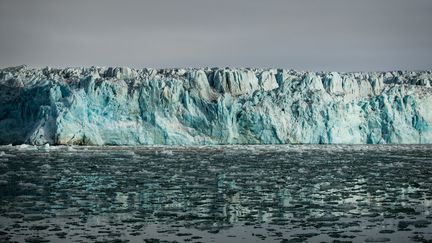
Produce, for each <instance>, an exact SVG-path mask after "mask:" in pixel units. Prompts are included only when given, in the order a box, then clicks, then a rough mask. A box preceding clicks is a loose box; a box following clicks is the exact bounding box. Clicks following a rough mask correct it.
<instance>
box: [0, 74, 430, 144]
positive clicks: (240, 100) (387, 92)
mask: <svg viewBox="0 0 432 243" xmlns="http://www.w3.org/2000/svg"><path fill="white" fill-rule="evenodd" d="M431 81H432V71H430V70H429V71H417V72H410V71H394V72H357V73H337V72H300V71H294V70H282V69H253V68H242V69H233V68H224V69H222V68H203V69H150V68H145V69H131V68H126V67H117V68H104V67H90V68H65V69H54V68H43V69H32V68H28V67H26V66H19V67H11V68H4V69H0V134H1V136H0V144H10V143H13V144H22V143H28V144H36V145H42V144H46V143H49V144H85V145H141V144H142V145H145V144H161V145H163V144H167V145H206V144H286V143H313V144H319V143H326V144H366V143H369V144H377V143H393V144H405V143H414V144H417V143H432V129H431V128H432V110H431V108H432V88H431V87H430V83H431Z"/></svg>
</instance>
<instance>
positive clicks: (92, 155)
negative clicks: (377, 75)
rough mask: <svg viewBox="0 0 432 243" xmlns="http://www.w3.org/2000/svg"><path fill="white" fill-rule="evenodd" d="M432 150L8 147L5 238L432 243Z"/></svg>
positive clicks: (2, 182) (0, 193)
mask: <svg viewBox="0 0 432 243" xmlns="http://www.w3.org/2000/svg"><path fill="white" fill-rule="evenodd" d="M431 154H432V146H423V145H414V146H413V145H409V146H407V145H404V146H388V145H387V146H386V145H380V146H377V145H374V146H312V145H309V146H306V145H304V146H303V145H302V146H301V145H296V146H288V145H284V146H213V147H194V148H186V147H74V148H70V147H69V148H68V147H49V148H48V147H47V148H44V147H32V146H29V147H25V146H23V147H17V146H15V147H12V146H9V147H8V146H3V147H0V242H8V241H18V242H48V241H53V242H59V241H61V242H123V241H125V242H126V241H129V242H146V241H147V242H158V240H166V241H178V242H184V241H186V242H301V241H307V242H346V241H353V242H365V241H366V242H385V241H391V242H409V241H418V242H422V241H426V240H431V239H432V226H431V222H432V216H431V209H432V170H431V169H432V157H431Z"/></svg>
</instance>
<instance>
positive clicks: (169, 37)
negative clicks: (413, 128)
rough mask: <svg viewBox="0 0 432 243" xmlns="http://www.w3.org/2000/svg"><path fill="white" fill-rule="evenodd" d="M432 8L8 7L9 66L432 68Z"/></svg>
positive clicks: (82, 0)
mask: <svg viewBox="0 0 432 243" xmlns="http://www.w3.org/2000/svg"><path fill="white" fill-rule="evenodd" d="M431 26H432V1H431V0H355V1H354V0H217V1H216V0H141V1H138V0H136V1H134V0H118V1H114V0H27V1H25V0H0V66H1V67H6V66H13V65H19V64H28V65H30V66H36V67H43V66H47V65H48V66H55V67H65V66H91V65H96V66H132V67H137V68H140V67H204V66H211V67H213V66H219V67H225V66H232V67H276V68H294V69H299V70H317V71H318V70H336V71H358V70H370V71H372V70H394V69H431V68H432V27H431Z"/></svg>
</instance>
